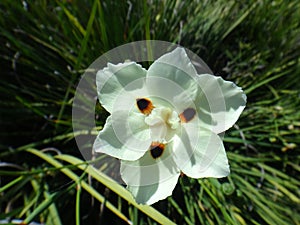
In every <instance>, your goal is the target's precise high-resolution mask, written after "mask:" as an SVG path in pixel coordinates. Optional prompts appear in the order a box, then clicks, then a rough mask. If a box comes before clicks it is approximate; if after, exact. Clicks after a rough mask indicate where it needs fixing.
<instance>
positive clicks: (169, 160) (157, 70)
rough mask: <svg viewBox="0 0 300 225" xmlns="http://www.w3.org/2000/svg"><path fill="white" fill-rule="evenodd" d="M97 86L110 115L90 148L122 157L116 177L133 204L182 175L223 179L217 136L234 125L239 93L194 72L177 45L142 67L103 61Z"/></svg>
mask: <svg viewBox="0 0 300 225" xmlns="http://www.w3.org/2000/svg"><path fill="white" fill-rule="evenodd" d="M96 83H97V92H98V97H99V101H100V103H101V104H102V106H103V107H104V108H105V109H106V110H107V111H108V112H109V113H110V116H109V117H108V118H107V120H106V123H105V126H104V128H103V129H102V130H101V131H100V132H99V134H98V136H97V138H96V140H95V142H94V149H95V151H96V152H101V153H105V154H108V155H110V156H112V157H115V158H118V159H120V160H121V167H120V173H121V177H122V179H123V180H124V182H125V183H126V184H127V188H128V190H129V191H130V192H131V193H132V195H133V196H134V197H135V199H136V201H137V202H138V203H141V204H153V203H155V202H157V201H159V200H161V199H165V198H166V197H168V196H170V195H171V194H172V191H173V190H174V188H175V186H176V184H177V181H178V178H179V176H180V174H182V173H183V174H185V175H186V176H188V177H192V178H204V177H215V178H220V177H225V176H227V175H228V174H229V172H230V170H229V164H228V160H227V156H226V152H225V149H224V146H223V141H222V138H221V137H220V135H221V134H223V132H224V131H225V130H227V129H229V128H230V127H232V126H233V125H234V124H235V122H236V121H237V119H238V117H239V116H240V114H241V112H242V111H243V109H244V107H245V104H246V96H245V94H244V93H243V91H242V89H241V88H240V87H237V86H236V85H235V84H234V83H232V82H229V81H225V80H223V79H222V78H221V77H217V76H214V75H210V74H200V75H199V74H197V71H196V69H195V67H194V66H193V64H192V62H191V60H190V59H189V57H188V56H187V54H186V51H185V50H184V48H179V47H178V48H176V49H175V50H173V51H172V52H169V53H167V54H165V55H163V56H161V57H160V58H158V59H157V60H156V61H154V62H153V63H152V64H151V66H150V67H149V69H148V70H146V69H144V68H142V66H141V65H139V64H137V63H135V62H124V63H119V64H117V65H113V64H111V63H108V65H107V67H105V68H104V69H102V70H100V71H98V72H97V75H96Z"/></svg>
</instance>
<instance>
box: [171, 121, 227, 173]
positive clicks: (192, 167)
mask: <svg viewBox="0 0 300 225" xmlns="http://www.w3.org/2000/svg"><path fill="white" fill-rule="evenodd" d="M183 127H184V128H183V129H182V131H181V134H180V135H176V136H175V137H174V139H173V149H174V160H175V162H176V164H177V166H178V167H179V168H180V169H181V171H182V172H183V173H184V174H186V175H187V176H189V177H192V178H202V177H217V178H219V177H225V176H227V175H228V174H229V172H230V171H229V165H228V160H227V157H226V152H225V149H224V146H223V142H222V139H221V138H220V137H219V136H218V135H217V134H215V133H213V132H211V131H210V130H207V129H204V128H199V124H198V125H197V123H195V122H193V123H187V124H184V125H183Z"/></svg>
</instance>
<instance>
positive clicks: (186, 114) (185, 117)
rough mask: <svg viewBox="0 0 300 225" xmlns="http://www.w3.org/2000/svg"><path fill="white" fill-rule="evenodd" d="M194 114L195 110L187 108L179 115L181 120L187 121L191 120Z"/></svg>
mask: <svg viewBox="0 0 300 225" xmlns="http://www.w3.org/2000/svg"><path fill="white" fill-rule="evenodd" d="M195 115H196V110H195V109H193V108H187V109H185V110H184V111H183V113H181V114H180V115H179V117H180V120H181V122H184V123H187V122H189V121H191V120H192V119H193V118H194V116H195Z"/></svg>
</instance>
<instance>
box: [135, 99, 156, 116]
mask: <svg viewBox="0 0 300 225" xmlns="http://www.w3.org/2000/svg"><path fill="white" fill-rule="evenodd" d="M136 104H137V107H138V109H139V110H140V111H141V112H142V113H143V114H146V115H149V114H150V113H151V111H152V109H153V108H154V107H153V105H152V102H151V101H150V100H149V99H146V98H138V99H137V100H136Z"/></svg>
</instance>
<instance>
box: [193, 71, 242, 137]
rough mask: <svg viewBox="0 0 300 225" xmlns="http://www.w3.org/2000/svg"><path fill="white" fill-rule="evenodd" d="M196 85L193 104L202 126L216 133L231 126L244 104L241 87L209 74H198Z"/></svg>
mask: <svg viewBox="0 0 300 225" xmlns="http://www.w3.org/2000/svg"><path fill="white" fill-rule="evenodd" d="M198 85H199V89H198V91H199V92H198V96H197V99H196V101H195V104H196V105H197V106H198V108H197V111H198V116H199V119H200V120H201V121H202V122H203V124H202V126H204V127H206V128H207V129H210V130H212V131H213V132H215V133H217V134H218V133H221V132H224V131H225V130H227V129H229V128H230V127H232V126H233V125H234V124H235V122H236V121H237V119H238V118H239V116H240V114H241V113H242V111H243V110H244V108H245V106H246V95H245V94H244V92H243V91H242V89H241V88H240V87H237V86H236V85H235V84H234V83H232V82H229V81H225V80H223V79H222V78H221V77H217V76H213V75H209V74H202V75H200V76H199V77H198Z"/></svg>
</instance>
